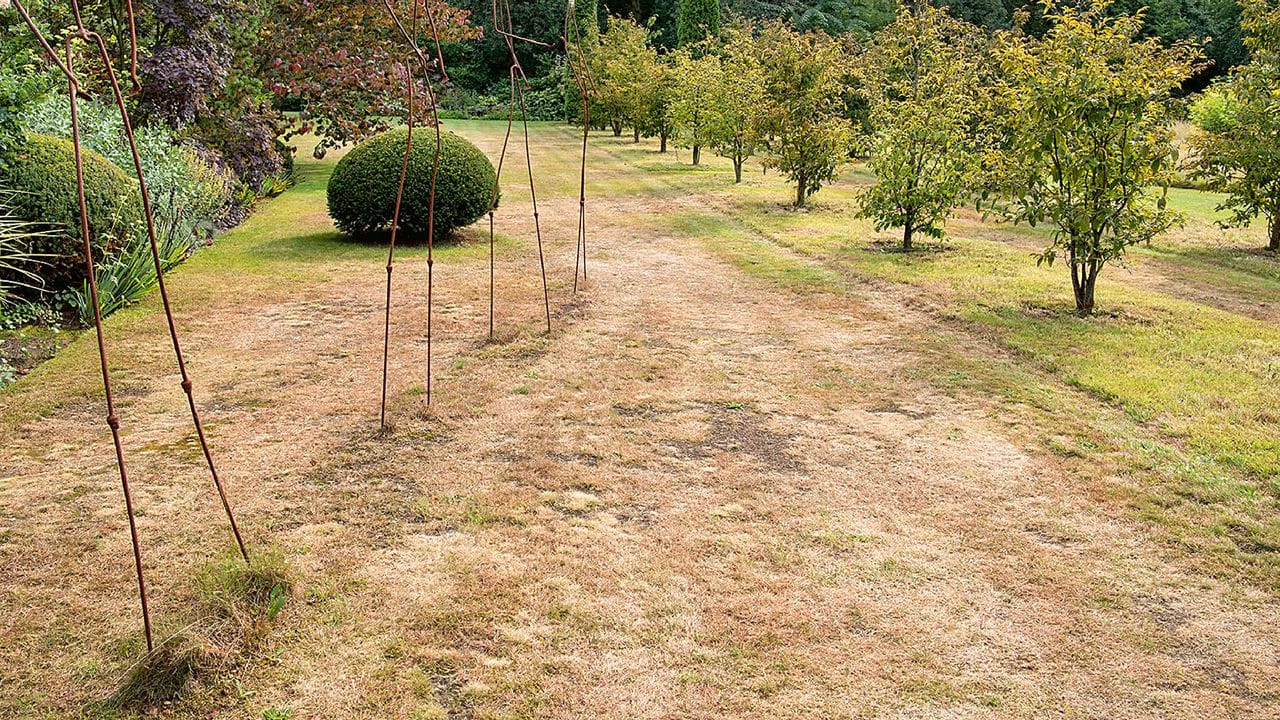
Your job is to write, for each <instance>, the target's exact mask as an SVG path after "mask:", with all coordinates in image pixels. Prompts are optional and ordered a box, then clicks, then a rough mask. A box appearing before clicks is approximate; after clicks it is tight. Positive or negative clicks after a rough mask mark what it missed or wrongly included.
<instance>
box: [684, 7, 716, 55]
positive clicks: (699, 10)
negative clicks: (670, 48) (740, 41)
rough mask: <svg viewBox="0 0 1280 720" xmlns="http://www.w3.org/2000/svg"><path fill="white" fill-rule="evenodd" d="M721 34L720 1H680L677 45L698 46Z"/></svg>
mask: <svg viewBox="0 0 1280 720" xmlns="http://www.w3.org/2000/svg"><path fill="white" fill-rule="evenodd" d="M719 34H720V0H680V16H679V18H678V19H677V20H676V43H677V44H678V45H679V46H680V47H682V48H683V47H688V46H690V45H697V44H699V43H701V42H703V41H704V40H706V39H708V38H712V39H714V38H715V37H716V36H718V35H719Z"/></svg>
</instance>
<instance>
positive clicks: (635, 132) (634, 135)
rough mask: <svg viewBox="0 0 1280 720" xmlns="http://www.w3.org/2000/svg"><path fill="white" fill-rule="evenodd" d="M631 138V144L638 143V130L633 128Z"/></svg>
mask: <svg viewBox="0 0 1280 720" xmlns="http://www.w3.org/2000/svg"><path fill="white" fill-rule="evenodd" d="M631 138H632V139H631V142H637V143H638V142H640V128H633V129H632V130H631Z"/></svg>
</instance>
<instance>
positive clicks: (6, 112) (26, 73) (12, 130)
mask: <svg viewBox="0 0 1280 720" xmlns="http://www.w3.org/2000/svg"><path fill="white" fill-rule="evenodd" d="M0 25H3V22H2V21H0ZM8 29H9V28H6V30H8ZM13 30H17V28H13ZM52 84H53V83H52V80H51V78H50V76H49V73H48V72H47V71H46V70H45V69H44V67H43V64H42V63H39V62H37V60H36V57H35V55H34V53H33V52H32V50H31V48H30V47H29V46H27V45H25V44H23V43H20V42H19V41H18V39H17V36H16V34H15V35H14V36H9V37H3V39H0V171H2V170H4V168H5V167H6V166H7V164H8V162H9V161H10V160H12V158H13V154H14V153H15V152H17V150H18V148H19V147H20V146H21V145H22V144H23V143H24V142H25V141H26V131H25V129H24V127H23V123H22V118H23V115H24V114H25V113H26V111H27V109H28V107H30V105H31V104H32V103H34V102H36V101H37V100H39V99H40V98H41V97H43V96H44V94H45V93H47V92H48V91H49V89H50V88H51V87H52Z"/></svg>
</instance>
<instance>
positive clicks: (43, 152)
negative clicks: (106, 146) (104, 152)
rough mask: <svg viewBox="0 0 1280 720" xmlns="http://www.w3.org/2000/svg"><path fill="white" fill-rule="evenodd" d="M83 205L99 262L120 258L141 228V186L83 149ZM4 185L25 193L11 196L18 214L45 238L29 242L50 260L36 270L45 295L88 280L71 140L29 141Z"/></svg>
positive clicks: (35, 138)
mask: <svg viewBox="0 0 1280 720" xmlns="http://www.w3.org/2000/svg"><path fill="white" fill-rule="evenodd" d="M82 157H83V165H84V186H85V202H86V204H87V208H88V215H89V238H90V242H91V245H92V247H93V257H94V261H95V262H101V261H103V260H104V259H106V258H109V257H111V256H113V255H115V254H116V253H118V252H119V251H120V250H121V249H122V248H123V247H125V246H126V245H127V244H128V243H129V242H130V241H131V240H132V238H133V237H134V234H135V233H136V232H137V231H138V228H139V227H140V225H141V223H142V203H141V200H140V198H139V195H138V188H137V184H136V183H135V182H134V180H133V179H132V178H130V177H129V176H128V175H126V174H125V173H124V171H122V170H121V169H120V168H118V167H116V166H115V165H114V164H112V163H111V161H110V160H107V159H106V158H104V157H103V156H101V155H99V154H98V153H96V152H94V151H92V150H89V149H87V148H86V149H85V150H84V151H83V153H82ZM3 182H4V183H5V184H6V185H8V186H9V187H12V188H18V189H20V190H21V191H20V192H18V193H15V194H14V195H13V202H14V213H15V215H17V216H18V217H20V218H22V219H24V220H27V221H29V222H32V223H38V227H39V228H40V229H41V230H44V231H46V232H43V233H41V234H39V235H36V236H33V237H32V238H31V243H30V245H29V247H28V250H29V251H30V252H34V253H38V254H41V255H46V256H47V257H44V258H42V260H43V262H42V263H41V264H40V265H39V266H38V267H37V268H29V267H28V269H32V270H33V271H35V272H38V273H39V274H40V276H41V277H42V278H44V280H45V289H47V290H53V291H56V290H60V289H62V288H64V287H67V286H69V285H72V284H78V283H79V282H80V281H81V280H83V279H84V277H85V272H84V247H83V244H82V240H81V236H80V232H81V231H80V206H79V200H78V196H77V193H76V171H75V156H74V149H73V148H72V145H71V142H70V141H69V140H64V139H62V138H55V137H49V136H46V135H30V136H28V138H27V143H26V144H25V145H23V146H22V148H21V149H19V151H18V152H17V154H16V156H15V158H14V162H13V164H12V166H11V167H10V168H9V170H8V172H6V173H5V174H4V177H3Z"/></svg>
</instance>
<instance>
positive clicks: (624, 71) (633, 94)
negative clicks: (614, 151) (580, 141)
mask: <svg viewBox="0 0 1280 720" xmlns="http://www.w3.org/2000/svg"><path fill="white" fill-rule="evenodd" d="M588 61H589V62H590V63H591V74H592V78H593V79H594V85H595V90H596V92H595V94H594V95H593V96H592V100H591V116H592V118H593V119H596V118H598V119H600V120H602V121H605V122H608V123H609V124H610V125H611V126H612V127H613V132H614V134H615V135H620V134H621V133H622V128H623V127H625V126H628V125H630V126H632V127H636V126H638V125H642V124H644V123H645V122H646V120H645V118H646V117H647V116H648V113H649V112H650V108H651V103H652V100H651V97H652V95H651V92H652V90H651V85H652V83H653V78H654V75H655V74H656V72H657V64H658V56H657V51H655V50H654V49H653V48H652V47H651V46H650V44H649V30H648V28H645V27H642V26H640V25H637V24H636V23H635V21H633V20H629V19H627V18H620V17H616V16H612V15H611V16H610V17H609V20H608V23H607V25H606V26H605V31H604V34H603V35H601V36H600V43H599V45H598V46H596V47H595V48H593V49H592V51H591V54H590V56H589V59H588Z"/></svg>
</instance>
